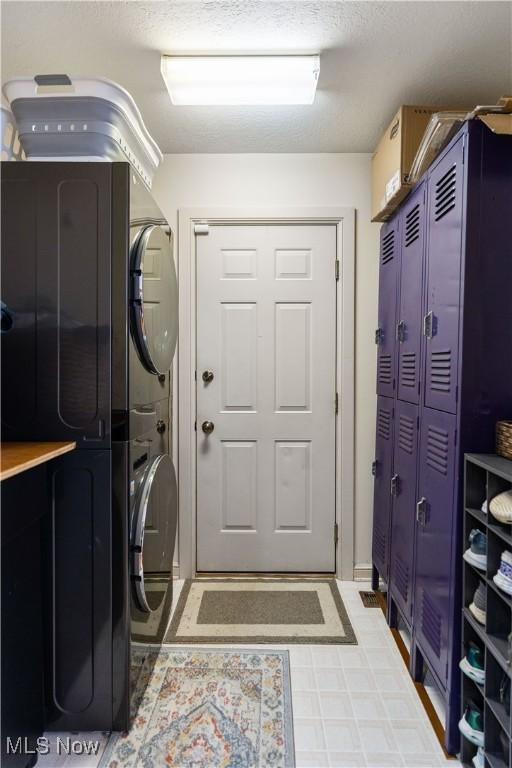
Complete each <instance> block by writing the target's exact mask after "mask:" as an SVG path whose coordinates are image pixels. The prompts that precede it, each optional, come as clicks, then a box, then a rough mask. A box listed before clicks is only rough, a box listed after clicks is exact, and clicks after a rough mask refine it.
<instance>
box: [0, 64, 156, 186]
mask: <svg viewBox="0 0 512 768" xmlns="http://www.w3.org/2000/svg"><path fill="white" fill-rule="evenodd" d="M3 92H4V95H5V97H6V98H7V99H8V101H9V104H10V106H11V109H12V112H13V114H14V117H15V119H16V124H17V126H18V131H19V136H20V141H21V144H22V146H23V149H24V151H25V153H26V156H27V159H30V160H36V159H41V160H107V161H113V160H128V161H129V162H130V163H131V165H132V166H133V167H134V168H135V169H136V170H137V171H138V173H139V174H140V176H141V178H142V179H143V181H144V182H145V184H146V185H147V186H148V187H149V188H151V184H152V181H153V175H154V173H155V171H156V169H157V168H158V165H159V163H160V162H161V160H162V153H161V152H160V150H159V148H158V145H157V144H156V142H155V141H154V140H153V139H152V138H151V136H150V134H149V132H148V130H147V129H146V126H145V125H144V122H143V120H142V116H141V114H140V112H139V110H138V108H137V105H136V104H135V102H134V100H133V99H132V97H131V96H130V94H129V93H128V91H126V90H125V89H124V88H122V87H121V86H119V85H117V84H116V83H113V82H111V81H110V80H103V79H99V78H98V79H95V78H85V77H69V76H68V75H36V76H35V77H34V78H31V77H24V78H18V79H15V80H9V81H8V82H7V83H6V84H5V85H4V87H3Z"/></svg>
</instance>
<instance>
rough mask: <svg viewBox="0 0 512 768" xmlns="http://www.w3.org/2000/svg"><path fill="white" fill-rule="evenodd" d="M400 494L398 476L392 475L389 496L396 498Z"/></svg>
mask: <svg viewBox="0 0 512 768" xmlns="http://www.w3.org/2000/svg"><path fill="white" fill-rule="evenodd" d="M399 492H400V478H399V476H398V475H393V477H392V478H391V495H392V496H398V494H399Z"/></svg>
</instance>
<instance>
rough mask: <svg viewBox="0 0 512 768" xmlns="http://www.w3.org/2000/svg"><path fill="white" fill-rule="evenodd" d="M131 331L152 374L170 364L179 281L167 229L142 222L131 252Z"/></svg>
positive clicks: (176, 316) (174, 340)
mask: <svg viewBox="0 0 512 768" xmlns="http://www.w3.org/2000/svg"><path fill="white" fill-rule="evenodd" d="M130 270H131V282H132V294H131V333H132V338H133V340H134V343H135V347H136V349H137V353H138V355H139V358H140V361H141V363H142V364H143V365H144V367H145V368H146V369H147V370H148V371H150V373H154V374H165V373H167V371H168V370H169V369H170V367H171V363H172V359H173V357H174V351H175V349H176V339H177V336H178V285H177V280H176V270H175V268H174V259H173V255H172V241H171V238H170V235H169V234H168V230H167V231H166V228H165V227H163V226H161V225H160V224H148V225H146V226H143V227H142V228H141V229H140V231H139V233H138V235H137V237H136V238H135V240H134V242H133V245H132V249H131V254H130Z"/></svg>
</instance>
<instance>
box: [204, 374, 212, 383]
mask: <svg viewBox="0 0 512 768" xmlns="http://www.w3.org/2000/svg"><path fill="white" fill-rule="evenodd" d="M203 381H204V383H205V384H209V383H210V382H211V381H213V371H203Z"/></svg>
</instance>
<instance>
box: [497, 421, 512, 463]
mask: <svg viewBox="0 0 512 768" xmlns="http://www.w3.org/2000/svg"><path fill="white" fill-rule="evenodd" d="M496 453H497V454H499V455H500V456H503V458H505V459H512V421H498V423H497V424H496Z"/></svg>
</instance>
